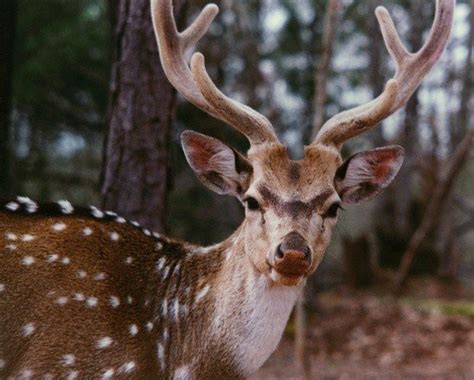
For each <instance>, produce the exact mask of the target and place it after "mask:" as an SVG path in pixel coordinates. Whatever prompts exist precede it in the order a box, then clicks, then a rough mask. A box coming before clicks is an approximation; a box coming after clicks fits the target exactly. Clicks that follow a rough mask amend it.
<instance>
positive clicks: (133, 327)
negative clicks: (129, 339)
mask: <svg viewBox="0 0 474 380" xmlns="http://www.w3.org/2000/svg"><path fill="white" fill-rule="evenodd" d="M128 331H129V332H130V335H131V336H135V335H137V334H138V326H137V325H130V326H129V327H128Z"/></svg>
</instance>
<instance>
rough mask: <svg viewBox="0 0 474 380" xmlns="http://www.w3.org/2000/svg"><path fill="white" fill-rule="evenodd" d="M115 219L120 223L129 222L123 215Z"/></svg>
mask: <svg viewBox="0 0 474 380" xmlns="http://www.w3.org/2000/svg"><path fill="white" fill-rule="evenodd" d="M115 221H116V222H117V223H119V224H124V223H126V222H127V220H126V219H125V218H122V217H121V216H119V217H117V219H115Z"/></svg>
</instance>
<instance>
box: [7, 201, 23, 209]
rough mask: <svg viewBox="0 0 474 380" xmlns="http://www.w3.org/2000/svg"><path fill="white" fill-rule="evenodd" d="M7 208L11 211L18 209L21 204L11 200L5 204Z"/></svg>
mask: <svg viewBox="0 0 474 380" xmlns="http://www.w3.org/2000/svg"><path fill="white" fill-rule="evenodd" d="M5 208H6V209H8V210H10V211H16V210H18V209H19V208H20V205H19V204H18V203H16V202H9V203H7V204H6V205H5Z"/></svg>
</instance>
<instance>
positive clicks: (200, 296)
mask: <svg viewBox="0 0 474 380" xmlns="http://www.w3.org/2000/svg"><path fill="white" fill-rule="evenodd" d="M210 288H211V287H210V286H209V285H206V286H205V287H204V288H202V289H201V290H200V291H199V292H197V294H196V298H195V299H194V302H196V303H199V302H200V301H201V300H202V299H203V298H204V297H205V296H206V294H207V293H208V292H209V289H210Z"/></svg>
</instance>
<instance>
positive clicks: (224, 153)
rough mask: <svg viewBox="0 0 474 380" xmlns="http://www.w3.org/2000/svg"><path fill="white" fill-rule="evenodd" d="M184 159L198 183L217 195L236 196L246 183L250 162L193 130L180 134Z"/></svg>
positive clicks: (242, 190)
mask: <svg viewBox="0 0 474 380" xmlns="http://www.w3.org/2000/svg"><path fill="white" fill-rule="evenodd" d="M181 144H182V146H183V150H184V154H185V156H186V160H187V161H188V163H189V165H190V166H191V168H192V169H193V170H194V172H195V173H196V175H197V176H198V178H199V179H200V180H201V182H202V183H203V184H204V185H206V186H207V187H208V188H209V189H211V190H212V191H215V192H216V193H218V194H232V195H236V196H238V195H240V194H242V193H243V192H245V191H246V190H247V189H246V187H247V186H248V178H249V176H250V174H252V165H251V164H250V163H249V162H248V161H247V159H246V158H245V157H243V156H242V155H241V154H240V153H238V152H236V151H235V150H233V149H232V148H229V147H228V146H227V145H225V144H224V143H222V142H221V141H219V140H217V139H215V138H213V137H209V136H206V135H203V134H200V133H197V132H193V131H184V132H183V134H182V135H181Z"/></svg>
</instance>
